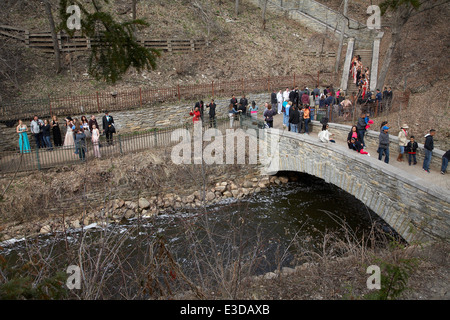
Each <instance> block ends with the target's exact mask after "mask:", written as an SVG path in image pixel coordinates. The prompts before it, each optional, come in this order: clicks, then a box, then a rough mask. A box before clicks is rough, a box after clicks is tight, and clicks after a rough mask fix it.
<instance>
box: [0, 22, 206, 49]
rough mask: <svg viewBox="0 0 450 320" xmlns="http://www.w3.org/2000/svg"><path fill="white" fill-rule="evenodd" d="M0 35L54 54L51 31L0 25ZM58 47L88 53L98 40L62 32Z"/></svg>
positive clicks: (149, 42) (175, 44) (153, 44)
mask: <svg viewBox="0 0 450 320" xmlns="http://www.w3.org/2000/svg"><path fill="white" fill-rule="evenodd" d="M0 35H1V36H4V37H8V38H13V39H16V40H19V41H21V42H23V43H24V44H25V45H26V46H27V47H28V48H36V49H39V50H40V51H42V52H45V53H54V49H53V39H52V35H51V33H50V31H44V32H37V31H33V32H30V31H28V30H25V29H20V28H16V27H11V26H5V25H0ZM57 37H58V46H59V50H60V51H61V52H75V51H86V50H89V49H91V46H92V45H95V44H96V42H98V39H90V38H88V37H84V36H82V35H81V34H80V33H79V32H76V33H75V34H74V36H73V37H69V35H68V34H66V33H64V32H62V31H60V32H58V34H57ZM138 41H139V42H140V43H141V44H142V46H144V47H146V48H153V49H158V50H161V51H167V52H186V51H195V50H200V49H202V48H204V47H205V46H209V41H208V40H206V39H187V40H186V39H166V40H161V39H144V38H139V37H138Z"/></svg>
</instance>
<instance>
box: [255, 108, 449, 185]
mask: <svg viewBox="0 0 450 320" xmlns="http://www.w3.org/2000/svg"><path fill="white" fill-rule="evenodd" d="M261 120H262V118H261ZM273 126H274V128H277V129H281V130H282V129H283V128H284V127H283V115H281V114H280V115H277V116H275V117H274V121H273ZM316 131H317V130H316ZM329 131H330V132H331V133H333V130H332V129H330V130H329ZM310 136H312V137H317V132H314V133H310ZM317 139H319V138H318V137H317ZM336 144H338V145H341V146H344V147H345V148H348V147H347V141H344V140H339V139H336ZM365 150H366V151H367V152H369V154H370V156H371V157H374V158H375V159H378V153H377V150H376V149H372V148H368V149H365ZM349 152H356V151H352V150H349ZM389 156H390V159H389V164H388V165H390V166H393V167H395V168H398V169H401V170H403V171H405V172H407V173H408V174H411V175H413V176H415V177H418V178H421V179H423V180H424V181H425V182H426V183H427V184H429V185H430V186H433V187H436V186H438V187H440V188H443V189H444V190H446V192H447V193H449V192H450V173H446V174H445V175H442V174H441V173H440V168H439V170H437V169H431V170H430V173H428V172H425V171H423V169H422V164H423V162H422V161H419V162H418V163H417V165H415V166H414V165H411V166H409V165H408V161H407V159H406V161H404V162H399V161H397V156H398V153H392V154H390V155H389ZM361 157H367V155H362V154H361ZM404 159H405V158H404ZM383 162H384V157H383ZM449 170H450V169H449V168H447V172H448V171H449Z"/></svg>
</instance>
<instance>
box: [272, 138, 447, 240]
mask: <svg viewBox="0 0 450 320" xmlns="http://www.w3.org/2000/svg"><path fill="white" fill-rule="evenodd" d="M267 134H273V133H271V130H268V131H267ZM278 150H279V152H280V154H279V167H278V168H279V170H280V171H296V172H302V173H307V174H310V175H313V176H316V177H319V178H322V179H323V180H325V181H326V182H328V183H332V184H334V185H336V186H337V187H339V188H341V189H342V190H344V191H346V192H348V193H350V194H352V195H353V196H355V197H356V198H357V199H358V200H360V201H361V202H362V203H363V204H364V205H366V206H367V207H368V208H370V209H371V210H373V211H374V212H375V213H376V214H378V215H379V216H380V217H381V218H382V219H384V221H386V222H387V223H388V224H389V225H390V226H391V227H392V228H394V229H395V230H396V231H397V233H399V234H400V235H401V236H402V237H403V238H404V239H405V240H406V241H408V242H410V243H411V242H414V241H419V242H421V243H427V242H434V241H440V240H443V241H446V242H448V241H449V231H450V230H449V229H450V192H449V191H448V189H447V190H442V189H439V188H438V187H436V186H434V185H432V184H431V183H428V182H426V181H424V180H423V179H421V178H418V177H414V176H411V175H410V174H407V172H405V171H403V170H401V169H398V168H395V167H393V166H386V164H385V163H384V162H382V161H379V160H378V159H377V158H376V157H363V156H361V155H360V154H358V153H356V152H354V151H352V150H349V149H348V148H346V147H344V146H340V145H337V144H324V143H321V142H319V141H318V139H317V137H315V136H308V135H300V134H297V133H291V132H284V133H283V134H282V136H281V137H280V138H279V147H278ZM343 205H344V204H343Z"/></svg>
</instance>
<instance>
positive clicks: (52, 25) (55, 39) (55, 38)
mask: <svg viewBox="0 0 450 320" xmlns="http://www.w3.org/2000/svg"><path fill="white" fill-rule="evenodd" d="M44 4H45V11H46V12H47V18H48V22H49V24H50V32H51V34H52V39H53V49H54V51H55V62H56V73H60V72H61V54H60V51H59V44H58V36H57V35H56V27H55V20H53V14H52V7H51V4H50V2H49V1H48V0H45V1H44Z"/></svg>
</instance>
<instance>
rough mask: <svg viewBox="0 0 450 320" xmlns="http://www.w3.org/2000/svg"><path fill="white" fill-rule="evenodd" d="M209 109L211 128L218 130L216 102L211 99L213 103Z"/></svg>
mask: <svg viewBox="0 0 450 320" xmlns="http://www.w3.org/2000/svg"><path fill="white" fill-rule="evenodd" d="M206 107H207V108H209V127H210V128H212V127H213V126H214V128H217V124H216V104H215V102H214V99H211V103H210V104H208V105H207V106H206Z"/></svg>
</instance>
